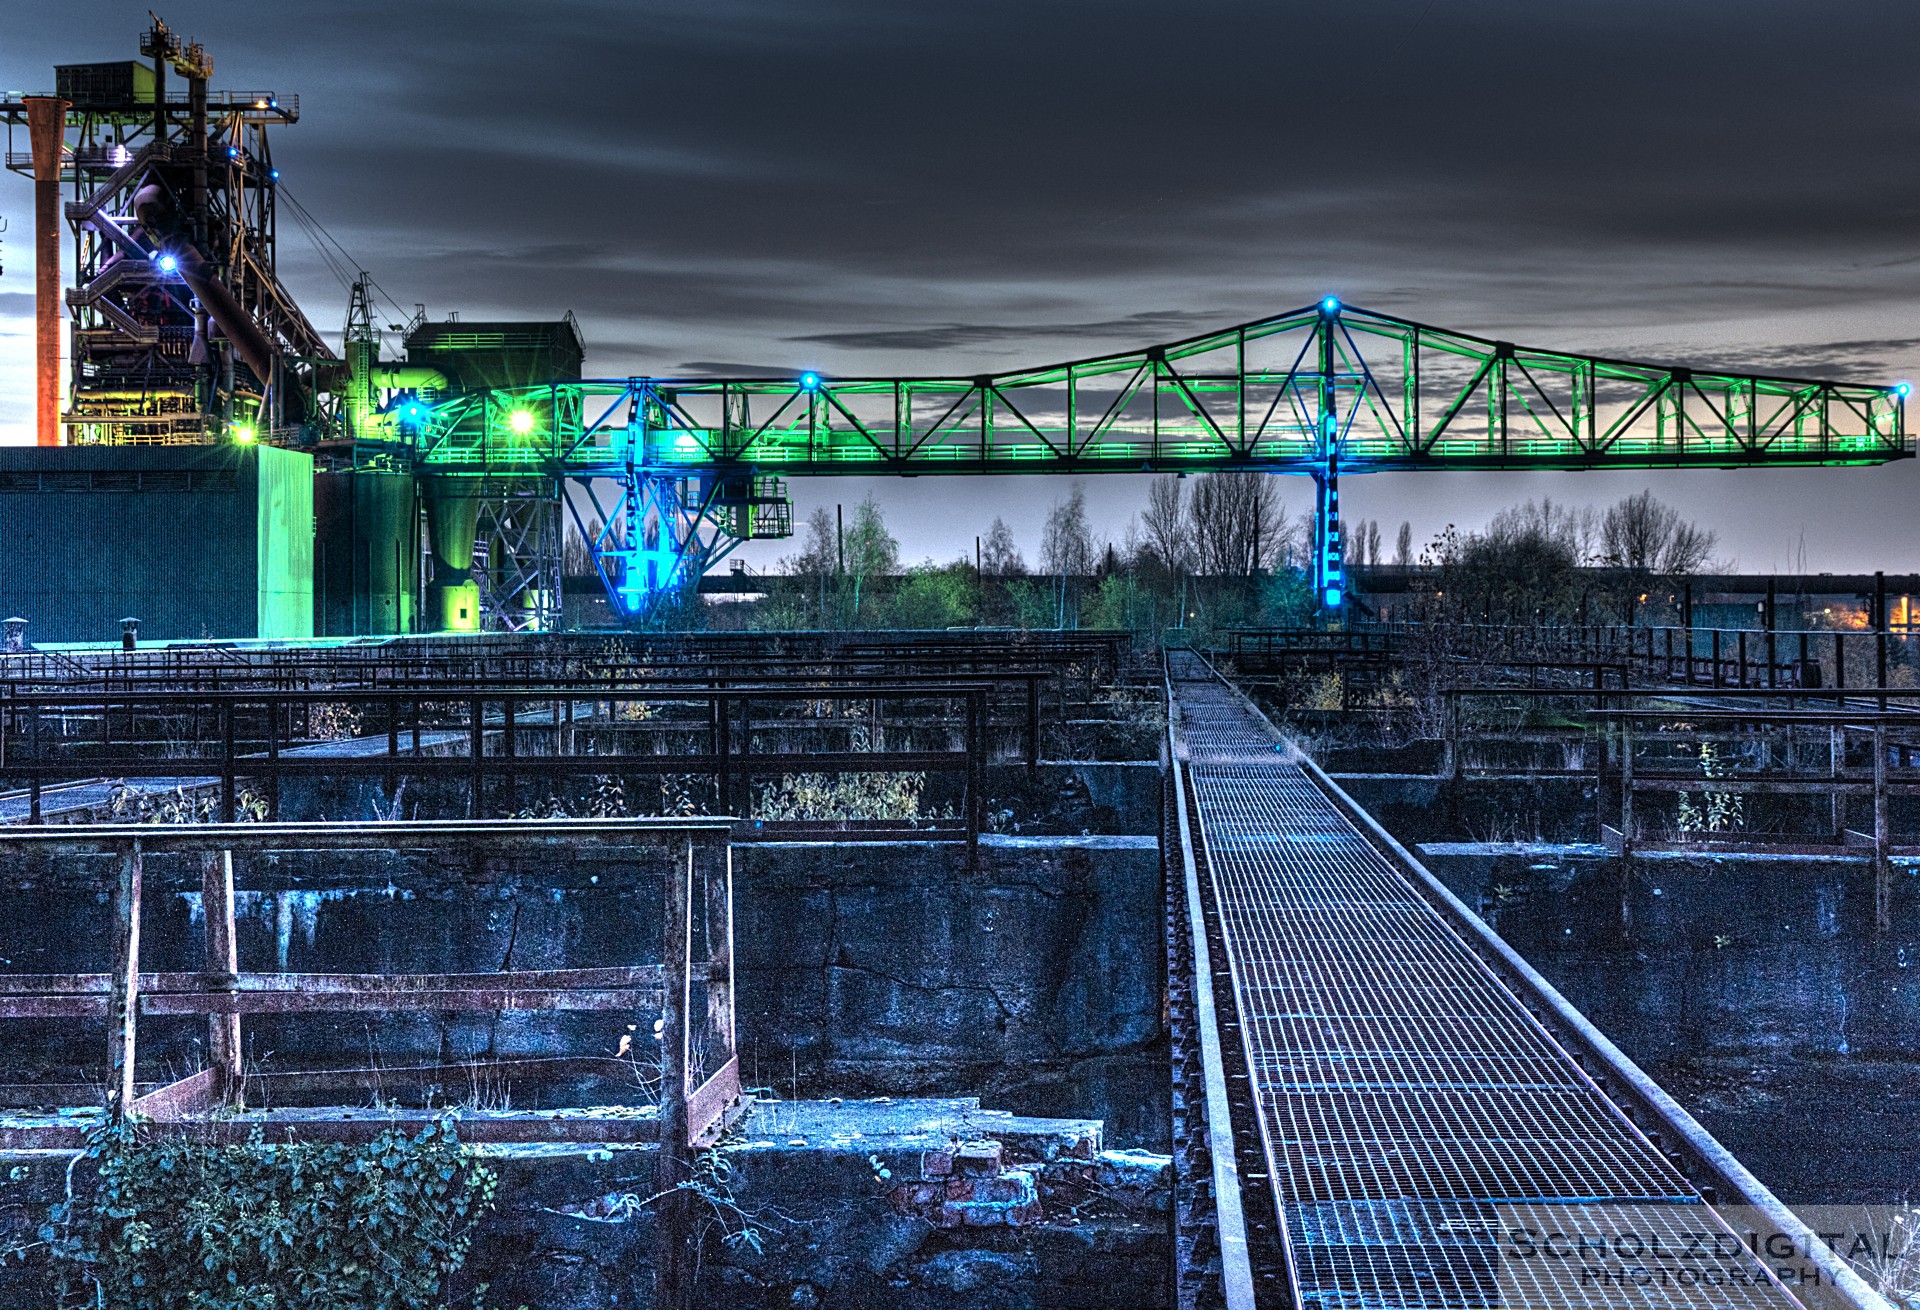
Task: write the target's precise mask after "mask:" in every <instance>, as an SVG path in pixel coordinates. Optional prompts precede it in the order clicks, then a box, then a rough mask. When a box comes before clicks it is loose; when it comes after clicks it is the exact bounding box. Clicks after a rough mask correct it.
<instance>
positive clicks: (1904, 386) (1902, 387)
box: [1893, 382, 1913, 400]
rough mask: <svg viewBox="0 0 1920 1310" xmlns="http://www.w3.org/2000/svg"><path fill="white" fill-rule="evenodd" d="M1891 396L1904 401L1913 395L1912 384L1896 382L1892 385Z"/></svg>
mask: <svg viewBox="0 0 1920 1310" xmlns="http://www.w3.org/2000/svg"><path fill="white" fill-rule="evenodd" d="M1893 394H1894V395H1896V396H1898V397H1900V399H1902V400H1905V399H1906V398H1907V397H1908V396H1910V395H1912V394H1913V384H1912V383H1910V382H1896V383H1894V385H1893Z"/></svg>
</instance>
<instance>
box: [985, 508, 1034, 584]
mask: <svg viewBox="0 0 1920 1310" xmlns="http://www.w3.org/2000/svg"><path fill="white" fill-rule="evenodd" d="M980 567H981V571H982V572H984V573H987V574H989V575H990V576H992V577H996V578H1024V577H1026V576H1027V560H1026V556H1024V555H1022V554H1021V553H1020V546H1019V544H1018V543H1017V542H1015V541H1014V539H1013V529H1012V528H1010V527H1008V526H1007V525H1006V521H1005V520H1004V519H1001V518H999V517H995V519H994V520H993V526H992V527H991V528H988V529H987V539H986V541H985V542H984V543H983V544H982V546H981V548H980Z"/></svg>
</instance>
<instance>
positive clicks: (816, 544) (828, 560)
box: [780, 505, 840, 581]
mask: <svg viewBox="0 0 1920 1310" xmlns="http://www.w3.org/2000/svg"><path fill="white" fill-rule="evenodd" d="M838 537H839V531H838V529H837V528H836V526H835V524H834V518H833V511H832V510H830V509H828V508H827V507H826V506H825V505H819V506H816V507H815V508H814V511H813V513H812V514H810V515H808V516H807V535H806V539H805V541H804V542H802V544H801V546H800V549H799V550H798V551H796V552H795V553H793V554H791V555H788V556H786V557H785V558H783V559H782V560H781V561H780V567H781V569H782V570H784V571H785V572H787V573H790V574H792V575H793V576H794V577H797V578H811V579H814V580H816V581H817V580H819V579H822V578H827V577H831V576H832V575H833V573H834V571H835V570H836V569H837V567H838V562H839V558H840V547H839V542H838V540H837V538H838Z"/></svg>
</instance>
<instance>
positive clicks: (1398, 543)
mask: <svg viewBox="0 0 1920 1310" xmlns="http://www.w3.org/2000/svg"><path fill="white" fill-rule="evenodd" d="M1393 562H1394V563H1395V564H1398V565H1399V566H1400V567H1401V568H1403V569H1404V568H1406V567H1407V566H1408V565H1409V564H1412V563H1413V524H1411V523H1409V522H1407V521H1406V520H1405V519H1401V520H1400V535H1399V536H1397V537H1395V538H1394V540H1393Z"/></svg>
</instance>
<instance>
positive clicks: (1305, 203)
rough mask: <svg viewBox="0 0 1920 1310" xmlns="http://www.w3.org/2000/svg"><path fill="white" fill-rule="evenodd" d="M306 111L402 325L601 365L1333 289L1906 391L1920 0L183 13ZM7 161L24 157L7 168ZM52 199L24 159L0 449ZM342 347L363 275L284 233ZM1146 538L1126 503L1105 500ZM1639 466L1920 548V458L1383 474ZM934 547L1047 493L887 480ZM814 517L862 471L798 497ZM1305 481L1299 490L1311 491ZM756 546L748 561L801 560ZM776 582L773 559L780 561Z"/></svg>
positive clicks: (751, 361)
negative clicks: (539, 334) (552, 349)
mask: <svg viewBox="0 0 1920 1310" xmlns="http://www.w3.org/2000/svg"><path fill="white" fill-rule="evenodd" d="M146 7H147V4H146V0H131V2H126V3H122V2H120V0H112V2H105V3H103V2H99V0H70V2H69V3H65V4H56V3H52V2H51V0H0V19H3V20H4V21H0V87H4V88H6V89H10V90H40V89H50V87H51V81H52V76H51V68H50V66H51V65H52V64H53V63H55V62H57V61H58V62H67V61H73V62H79V61H86V60H96V59H100V60H104V59H116V58H123V57H131V56H132V55H133V53H134V51H135V49H136V43H137V38H138V35H139V32H140V30H141V28H142V27H143V25H144V19H145V10H146ZM163 14H164V16H165V17H166V18H167V19H168V20H169V21H170V22H171V23H172V24H173V25H174V26H175V27H176V28H177V29H179V30H181V31H182V32H184V33H187V34H190V35H192V36H194V37H197V38H198V39H200V40H202V41H204V42H205V43H206V45H207V47H208V48H209V50H210V52H211V53H212V55H213V57H214V62H215V78H214V82H215V85H216V87H227V88H233V89H239V90H254V89H272V90H276V91H279V92H281V93H283V94H284V93H297V94H298V95H299V96H300V103H301V110H302V121H301V122H300V123H299V124H298V125H297V126H294V127H292V128H289V129H286V130H284V131H283V132H281V133H280V135H279V136H278V138H277V140H276V142H275V153H276V162H277V163H278V164H279V166H280V167H281V170H282V173H283V179H284V182H285V184H286V185H287V187H288V188H289V189H290V191H291V192H292V193H293V195H294V196H295V197H297V198H298V199H299V200H300V201H301V202H302V203H303V204H304V205H305V206H306V207H307V208H308V209H310V210H311V211H312V212H313V213H314V214H315V215H316V216H318V218H319V219H320V220H321V222H322V223H324V224H325V225H326V227H327V228H328V229H329V230H330V231H331V232H332V234H333V235H334V236H335V237H336V238H338V240H339V241H340V242H341V243H342V244H343V245H344V246H345V247H346V248H347V249H348V250H349V251H351V252H352V253H353V256H354V258H355V259H356V260H357V261H358V262H359V263H361V264H362V265H363V266H364V267H366V268H367V269H369V270H371V271H372V272H373V273H374V275H375V277H376V278H377V279H378V280H379V282H380V283H381V285H382V286H383V287H385V288H386V290H387V291H388V292H390V293H391V294H392V295H393V297H394V298H395V299H396V300H398V301H400V302H401V303H402V304H404V305H406V306H408V307H409V308H410V307H411V306H412V305H413V304H414V303H415V302H424V303H425V304H426V305H427V306H428V309H429V312H430V313H432V314H434V315H435V316H439V315H441V314H443V313H444V312H445V311H447V310H452V309H457V310H459V311H460V312H461V313H462V315H463V316H465V317H483V316H494V315H498V316H527V317H547V316H553V315H557V314H558V313H560V312H562V311H564V310H567V309H571V310H573V311H574V312H575V313H576V314H577V315H578V317H579V319H580V322H581V325H582V328H583V329H584V332H585V335H586V338H587V342H588V347H589V355H588V367H589V370H590V371H592V372H595V373H598V374H602V375H619V374H626V373H635V372H653V373H674V372H685V371H705V370H710V369H713V368H715V367H716V366H718V365H752V366H758V367H763V368H769V369H780V370H786V369H798V368H802V367H815V368H819V369H822V370H825V371H840V372H858V373H865V374H872V373H886V372H892V371H900V372H915V373H924V372H942V373H960V374H968V373H973V372H979V371H984V370H989V369H996V368H1000V367H1005V366H1008V365H1011V364H1015V363H1034V362H1042V361H1045V360H1047V359H1050V358H1053V357H1059V356H1065V355H1084V354H1088V353H1092V352H1095V351H1098V350H1103V349H1108V348H1122V347H1127V346H1132V345H1139V344H1144V343H1146V342H1149V341H1152V340H1156V339H1166V338H1170V337H1174V336H1178V335H1183V334H1186V333H1189V332H1192V331H1196V330H1199V329H1202V328H1206V327H1209V326H1214V325H1223V324H1227V323H1232V322H1235V321H1239V320H1244V319H1248V318H1254V317H1258V316H1261V315H1265V314H1268V313H1272V312H1275V311H1278V310H1281V309H1287V308H1292V307H1295V306H1298V305H1301V304H1305V303H1307V302H1310V301H1312V300H1314V299H1317V298H1318V297H1319V296H1321V295H1323V294H1325V293H1328V292H1332V293H1335V294H1338V295H1340V296H1341V297H1342V298H1344V299H1345V300H1347V301H1348V302H1349V303H1352V304H1357V305H1364V306H1368V307H1371V308H1376V309H1381V310H1386V311H1391V312H1394V313H1399V314H1403V315H1406V316H1408V317H1412V318H1417V319H1420V320H1422V321H1425V322H1429V323H1435V324H1440V325H1445V326H1451V327H1458V328H1462V329H1466V330H1469V331H1473V332H1477V333H1481V334H1484V335H1488V336H1493V337H1498V338H1503V339H1510V340H1516V341H1520V342H1523V343H1527V344H1533V345H1540V346H1551V347H1561V348H1567V349H1588V350H1595V351H1604V352H1605V353H1608V354H1613V355H1624V356H1628V357H1642V358H1652V359H1656V360H1679V361H1685V362H1689V363H1693V364H1697V365H1707V364H1725V365H1749V366H1753V367H1757V368H1766V369H1770V370H1779V371H1784V372H1792V373H1799V374H1812V375H1832V376H1837V377H1844V378H1859V379H1866V380H1873V381H1890V380H1893V379H1896V378H1904V377H1908V376H1916V377H1920V324H1916V322H1915V318H1914V313H1915V310H1916V308H1920V182H1917V181H1916V170H1917V169H1920V139H1917V138H1920V81H1916V78H1915V76H1914V73H1913V52H1914V51H1915V50H1916V49H1917V48H1920V5H1915V4H1912V3H1895V2H1894V0H1791V2H1789V0H1685V2H1684V3H1675V2H1674V0H1321V2H1319V3H1311V4H1309V3H1299V2H1298V0H1264V2H1254V3H1244V4H1220V3H1216V4H1195V3H1187V4H1179V3H1167V2H1166V0H1161V2H1160V3H1154V4H1145V3H1133V2H1132V0H1101V2H1099V3H1093V2H1091V0H1089V2H1086V3H1077V4H1064V3H1050V2H1049V0H1007V2H1005V3H969V2H964V0H943V2H940V3H934V2H932V0H891V2H887V0H684V2H683V3H651V2H648V0H632V2H630V3H624V4H619V3H606V4H586V3H567V2H553V0H549V2H546V3H533V2H529V0H522V3H517V4H510V3H498V2H497V0H462V2H460V3H451V2H447V0H426V2H422V0H388V2H387V3H382V4H372V3H332V2H325V3H320V2H316V3H308V2H306V0H277V2H276V3H272V4H262V3H257V2H256V3H248V4H229V3H212V2H209V0H199V2H195V3H188V2H186V0H170V2H169V3H168V4H166V5H165V6H164V9H163ZM24 147H25V143H24V140H21V141H19V142H16V144H15V148H16V149H24ZM29 197H30V188H29V186H28V184H27V183H26V182H25V181H24V180H22V179H18V178H13V177H8V178H5V179H4V180H0V215H4V216H5V217H7V218H9V219H10V220H11V221H12V230H11V231H10V232H8V233H6V234H5V236H4V238H0V240H4V242H5V247H4V249H5V252H6V260H5V264H6V276H5V278H4V280H0V440H12V441H18V440H24V439H26V438H27V437H28V435H29V433H28V426H29V421H30V414H29V412H28V407H27V397H26V384H27V376H28V369H29V366H30V351H31V342H30V338H29V337H28V335H27V331H28V328H29V322H28V317H27V316H28V314H29V312H30V307H31V306H30V299H29V293H30V291H31V281H30V278H31V268H30V264H29V259H28V254H29V249H30V247H29V244H28V237H29V227H30V222H31V215H30V210H29ZM282 269H283V273H284V275H285V276H286V277H287V278H288V280H289V282H290V283H291V285H292V286H293V288H294V290H295V292H296V294H298V295H299V296H300V297H301V299H302V300H303V302H304V304H305V307H306V309H307V311H308V313H309V315H310V316H311V317H312V318H314V319H315V320H316V321H317V322H319V323H320V324H322V325H323V326H326V327H329V328H333V329H335V330H337V326H338V322H339V320H340V317H341V314H342V310H343V306H344V290H343V288H342V287H341V286H340V285H339V283H337V282H336V281H335V280H334V279H333V277H332V275H331V274H330V273H329V272H328V271H327V268H326V267H325V265H324V264H323V263H322V262H321V261H320V260H319V258H318V257H317V256H316V255H315V254H314V252H313V250H312V248H311V247H310V246H309V245H308V244H307V243H306V242H305V241H304V239H303V238H302V237H301V236H300V234H299V232H298V231H297V229H294V228H292V227H291V226H288V227H287V228H285V229H284V230H283V249H282ZM1085 485H1086V488H1087V491H1088V494H1089V497H1090V499H1091V500H1092V501H1093V503H1094V505H1095V506H1096V508H1097V510H1098V511H1099V515H1100V521H1101V526H1102V527H1103V528H1104V530H1105V531H1107V532H1108V533H1109V534H1110V535H1112V536H1113V537H1115V538H1119V537H1120V536H1122V535H1123V534H1124V532H1125V530H1126V525H1127V521H1128V519H1129V518H1130V516H1131V514H1132V512H1133V510H1134V509H1135V508H1136V507H1137V505H1138V503H1139V501H1140V499H1141V497H1142V495H1143V494H1144V488H1143V485H1142V484H1141V482H1140V480H1139V479H1136V478H1132V477H1108V478H1098V477H1094V478H1088V479H1087V480H1086V483H1085ZM1642 486H1652V487H1654V488H1655V489H1656V491H1657V492H1658V493H1659V494H1661V495H1662V496H1665V497H1667V498H1669V499H1672V500H1674V501H1676V502H1680V503H1683V504H1684V505H1685V506H1686V507H1687V508H1688V509H1690V510H1691V511H1692V512H1694V513H1695V514H1696V515H1697V516H1698V517H1700V518H1701V519H1703V520H1704V521H1706V522H1707V523H1708V524H1709V525H1710V526H1712V527H1713V528H1715V529H1716V530H1717V531H1718V532H1719V534H1720V537H1721V541H1722V550H1723V553H1724V554H1725V555H1726V556H1727V557H1728V558H1729V559H1730V560H1731V561H1733V562H1736V563H1737V564H1739V565H1740V566H1742V567H1746V568H1753V569H1762V568H1774V567H1789V566H1791V565H1792V564H1794V563H1795V562H1796V561H1797V560H1798V559H1799V558H1800V556H1801V552H1802V551H1803V550H1804V557H1805V559H1806V561H1807V563H1808V565H1809V567H1812V568H1817V569H1834V570H1840V569H1849V570H1850V569H1856V568H1858V569H1872V568H1876V567H1883V568H1887V569H1890V570H1893V569H1898V570H1912V569H1920V540H1916V534H1915V533H1914V532H1913V531H1911V530H1910V528H1909V522H1910V506H1912V505H1913V503H1914V501H1915V493H1916V492H1917V491H1920V465H1917V464H1916V462H1914V461H1908V462H1906V463H1904V464H1901V465H1899V466H1895V467H1892V468H1883V469H1874V470H1835V471H1807V472H1778V473H1775V472H1737V473H1718V472H1701V473H1679V474H1665V475H1658V474H1628V475H1611V474H1608V475H1602V474H1573V475H1557V476H1547V475H1525V476H1522V475H1501V476H1484V475H1482V476H1469V475H1461V474H1449V475H1431V474H1422V475H1401V476H1396V477H1389V476H1381V475H1376V476H1373V477H1366V478H1357V479H1353V480H1351V481H1350V482H1348V483H1346V484H1344V485H1343V490H1344V491H1345V493H1346V494H1345V497H1344V499H1345V502H1346V507H1347V509H1348V512H1349V513H1350V514H1351V515H1354V516H1366V517H1378V518H1380V519H1382V520H1384V521H1385V522H1386V525H1387V526H1386V528H1385V535H1386V536H1387V537H1388V538H1389V540H1390V539H1391V537H1392V535H1393V530H1394V528H1395V527H1396V526H1397V525H1398V523H1399V522H1400V520H1401V519H1403V518H1406V519H1411V520H1412V521H1413V524H1414V528H1415V532H1416V534H1417V535H1418V536H1419V537H1421V538H1424V537H1426V536H1428V535H1430V534H1431V533H1432V532H1434V531H1437V530H1438V529H1439V528H1441V527H1442V526H1444V525H1445V524H1446V523H1448V522H1457V523H1459V524H1461V525H1462V526H1463V527H1464V526H1469V525H1473V524H1476V523H1478V522H1481V521H1483V520H1484V519H1485V517H1486V516H1487V514H1488V513H1490V512H1491V511H1492V510H1493V509H1494V508H1497V507H1498V506H1499V505H1501V504H1504V503H1507V502H1509V501H1511V500H1515V499H1521V498H1525V497H1527V496H1537V495H1542V494H1548V495H1552V496H1554V497H1556V498H1563V499H1566V500H1570V501H1576V502H1577V501H1591V502H1605V501H1609V500H1612V499H1614V498H1616V497H1618V496H1620V495H1623V494H1626V493H1628V492H1631V491H1635V490H1638V489H1639V488H1640V487H1642ZM875 490H876V492H877V494H878V495H879V496H880V498H881V500H882V502H883V504H885V505H886V506H887V507H888V509H889V511H890V520H891V522H892V523H893V525H894V527H895V529H896V532H897V534H898V535H899V536H900V537H901V539H902V542H903V545H904V547H905V550H906V553H907V554H908V555H909V556H910V557H917V556H921V555H927V554H933V555H950V554H954V553H957V552H959V551H961V550H962V549H965V550H969V551H970V549H971V544H972V538H973V535H974V534H975V533H976V532H981V531H984V530H985V528H986V526H987V524H988V523H989V522H991V520H992V518H993V516H994V515H995V514H996V513H1000V514H1004V515H1005V517H1006V518H1007V519H1008V521H1009V522H1010V523H1011V524H1012V525H1013V526H1014V528H1015V530H1016V532H1017V533H1018V534H1019V535H1020V536H1021V537H1022V539H1023V541H1024V542H1025V544H1026V545H1027V548H1028V550H1029V552H1031V551H1032V550H1033V547H1034V545H1035V544H1036V542H1037V537H1038V531H1039V525H1040V522H1041V520H1042V519H1043V518H1044V516H1045V511H1046V507H1047V504H1048V503H1049V502H1050V501H1051V500H1052V499H1053V498H1054V497H1055V496H1056V495H1058V494H1059V492H1060V490H1061V488H1060V484H1059V483H1057V482H1051V481H1047V480H1044V479H1030V478H1022V479H1005V480H988V479H974V480H949V479H932V478H922V479H916V480H913V481H902V482H882V483H879V484H877V486H876V487H875ZM796 494H797V498H798V499H799V501H800V511H801V512H802V513H803V514H804V513H805V512H806V510H807V509H808V508H810V507H811V505H812V504H814V503H819V502H821V501H825V502H827V503H831V502H833V501H834V500H854V499H857V498H858V497H859V496H860V495H862V494H864V489H863V487H862V486H861V485H859V484H856V483H853V482H848V481H832V482H829V481H814V482H799V483H797V484H796ZM1288 499H1289V502H1290V504H1291V505H1292V506H1293V507H1295V508H1296V509H1297V508H1304V506H1305V505H1306V504H1307V503H1308V495H1307V485H1306V484H1305V483H1304V482H1298V481H1296V482H1293V483H1291V484H1290V487H1289V497H1288ZM776 553H778V552H777V551H770V552H766V554H776ZM762 557H763V558H764V557H765V555H764V554H763V556H762Z"/></svg>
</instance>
